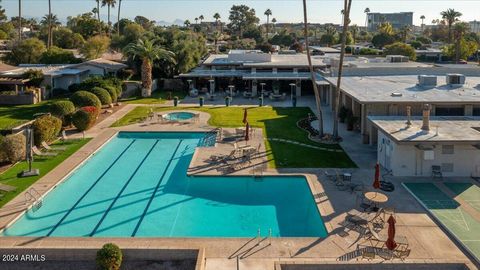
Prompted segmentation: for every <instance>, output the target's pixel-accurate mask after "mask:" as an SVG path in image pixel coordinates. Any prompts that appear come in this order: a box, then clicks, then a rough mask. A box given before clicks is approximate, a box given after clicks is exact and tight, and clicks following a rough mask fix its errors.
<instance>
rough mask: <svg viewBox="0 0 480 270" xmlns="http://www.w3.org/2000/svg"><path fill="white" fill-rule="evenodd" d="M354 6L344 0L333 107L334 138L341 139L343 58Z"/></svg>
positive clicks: (348, 0) (349, 0)
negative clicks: (339, 113) (339, 124)
mask: <svg viewBox="0 0 480 270" xmlns="http://www.w3.org/2000/svg"><path fill="white" fill-rule="evenodd" d="M351 7H352V0H345V1H344V10H345V16H344V17H343V30H342V35H341V42H342V45H341V51H340V61H339V63H338V74H337V91H336V95H335V107H334V108H333V134H332V135H333V138H334V139H339V136H338V112H339V107H340V89H341V88H340V86H341V83H342V73H343V60H344V59H345V47H346V44H347V32H348V24H349V23H350V10H351Z"/></svg>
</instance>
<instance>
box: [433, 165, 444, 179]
mask: <svg viewBox="0 0 480 270" xmlns="http://www.w3.org/2000/svg"><path fill="white" fill-rule="evenodd" d="M432 178H440V179H441V178H443V174H442V167H440V166H438V165H432Z"/></svg>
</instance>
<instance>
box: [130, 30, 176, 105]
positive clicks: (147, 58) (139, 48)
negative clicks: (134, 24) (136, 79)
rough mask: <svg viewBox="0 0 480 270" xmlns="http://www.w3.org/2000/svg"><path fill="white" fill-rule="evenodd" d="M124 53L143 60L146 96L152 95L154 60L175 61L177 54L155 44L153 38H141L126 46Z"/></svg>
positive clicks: (143, 83) (143, 84)
mask: <svg viewBox="0 0 480 270" xmlns="http://www.w3.org/2000/svg"><path fill="white" fill-rule="evenodd" d="M124 53H125V54H126V55H128V56H129V57H132V58H133V59H135V58H140V59H141V60H142V87H143V90H142V96H144V97H149V96H151V95H152V65H153V62H154V61H157V60H165V61H168V62H172V63H175V54H174V53H173V52H171V51H168V50H166V49H164V48H162V47H160V46H159V45H157V44H155V43H154V41H152V40H143V39H139V40H138V41H137V42H136V43H131V44H129V45H128V46H127V47H125V49H124Z"/></svg>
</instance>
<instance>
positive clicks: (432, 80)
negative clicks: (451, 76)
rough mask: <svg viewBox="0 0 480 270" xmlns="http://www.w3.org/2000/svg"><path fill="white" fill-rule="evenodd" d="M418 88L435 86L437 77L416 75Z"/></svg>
mask: <svg viewBox="0 0 480 270" xmlns="http://www.w3.org/2000/svg"><path fill="white" fill-rule="evenodd" d="M418 85H419V86H437V76H435V75H418Z"/></svg>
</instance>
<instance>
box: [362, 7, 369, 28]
mask: <svg viewBox="0 0 480 270" xmlns="http://www.w3.org/2000/svg"><path fill="white" fill-rule="evenodd" d="M363 13H365V29H366V30H367V31H368V13H370V8H368V7H367V8H366V9H365V10H364V11H363Z"/></svg>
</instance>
